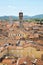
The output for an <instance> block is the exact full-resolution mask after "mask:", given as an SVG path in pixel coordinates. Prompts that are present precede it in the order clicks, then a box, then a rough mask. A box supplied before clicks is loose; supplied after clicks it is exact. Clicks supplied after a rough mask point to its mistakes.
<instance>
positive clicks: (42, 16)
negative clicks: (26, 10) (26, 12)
mask: <svg viewBox="0 0 43 65" xmlns="http://www.w3.org/2000/svg"><path fill="white" fill-rule="evenodd" d="M32 18H40V19H43V14H39V15H35V16H32Z"/></svg>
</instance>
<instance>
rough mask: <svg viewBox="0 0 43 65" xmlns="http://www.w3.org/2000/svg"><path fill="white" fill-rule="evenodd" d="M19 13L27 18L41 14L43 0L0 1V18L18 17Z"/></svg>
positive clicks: (42, 11) (42, 12)
mask: <svg viewBox="0 0 43 65" xmlns="http://www.w3.org/2000/svg"><path fill="white" fill-rule="evenodd" d="M20 11H22V12H23V13H24V15H28V16H34V15H38V14H43V0H0V16H12V15H13V16H18V13H19V12H20Z"/></svg>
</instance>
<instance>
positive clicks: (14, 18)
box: [0, 14, 43, 20]
mask: <svg viewBox="0 0 43 65" xmlns="http://www.w3.org/2000/svg"><path fill="white" fill-rule="evenodd" d="M23 18H24V19H25V20H28V19H31V18H32V19H34V18H39V19H43V14H39V15H35V16H28V15H24V17H23ZM0 19H1V20H9V16H0ZM12 19H13V20H18V19H19V17H18V16H12Z"/></svg>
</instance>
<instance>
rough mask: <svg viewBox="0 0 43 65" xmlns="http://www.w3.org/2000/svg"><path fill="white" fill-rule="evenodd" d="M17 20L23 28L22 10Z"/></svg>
mask: <svg viewBox="0 0 43 65" xmlns="http://www.w3.org/2000/svg"><path fill="white" fill-rule="evenodd" d="M19 22H20V23H19V25H20V28H23V12H19Z"/></svg>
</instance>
